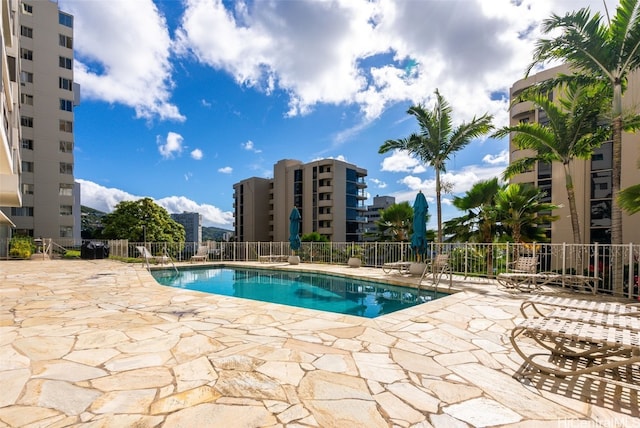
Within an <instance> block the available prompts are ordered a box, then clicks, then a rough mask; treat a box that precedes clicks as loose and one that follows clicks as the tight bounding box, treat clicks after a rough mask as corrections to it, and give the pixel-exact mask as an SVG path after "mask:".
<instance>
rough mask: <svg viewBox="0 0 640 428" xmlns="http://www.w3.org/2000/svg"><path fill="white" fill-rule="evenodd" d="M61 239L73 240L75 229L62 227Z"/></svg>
mask: <svg viewBox="0 0 640 428" xmlns="http://www.w3.org/2000/svg"><path fill="white" fill-rule="evenodd" d="M60 237H61V238H73V227H71V226H60Z"/></svg>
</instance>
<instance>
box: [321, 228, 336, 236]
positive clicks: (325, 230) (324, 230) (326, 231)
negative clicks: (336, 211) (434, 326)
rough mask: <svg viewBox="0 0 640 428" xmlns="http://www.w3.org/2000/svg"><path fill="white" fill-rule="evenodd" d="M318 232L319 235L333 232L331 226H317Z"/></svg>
mask: <svg viewBox="0 0 640 428" xmlns="http://www.w3.org/2000/svg"><path fill="white" fill-rule="evenodd" d="M318 233H319V234H320V235H331V234H333V228H332V227H319V228H318Z"/></svg>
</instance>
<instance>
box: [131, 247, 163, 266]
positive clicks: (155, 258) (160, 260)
mask: <svg viewBox="0 0 640 428" xmlns="http://www.w3.org/2000/svg"><path fill="white" fill-rule="evenodd" d="M136 250H138V252H139V253H140V257H142V258H143V259H144V260H145V261H146V262H147V264H149V261H154V262H156V263H160V264H165V263H168V262H169V261H170V260H171V259H170V258H169V256H166V255H162V256H154V255H153V254H151V252H150V251H149V250H147V248H146V247H142V246H140V247H136Z"/></svg>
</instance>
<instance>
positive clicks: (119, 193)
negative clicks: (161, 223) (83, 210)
mask: <svg viewBox="0 0 640 428" xmlns="http://www.w3.org/2000/svg"><path fill="white" fill-rule="evenodd" d="M76 181H77V182H78V183H80V199H81V200H82V205H85V206H87V207H91V208H94V209H96V210H99V211H104V212H107V213H110V212H112V211H113V209H114V208H115V206H116V205H117V204H118V203H119V202H122V201H136V200H138V199H142V198H144V197H145V196H137V195H132V194H131V193H127V192H125V191H123V190H120V189H115V188H112V187H105V186H101V185H100V184H97V183H94V182H92V181H88V180H83V179H76ZM154 202H155V203H157V204H158V205H160V206H161V207H163V208H165V209H166V210H167V211H168V212H169V214H175V213H182V212H184V211H188V212H197V213H200V214H202V223H203V225H204V226H207V227H210V226H216V227H221V228H223V229H233V213H232V212H230V211H223V210H221V209H220V208H218V207H215V206H213V205H209V204H198V203H197V202H194V201H192V200H190V199H188V198H185V197H184V196H168V197H165V198H162V199H156V200H154Z"/></svg>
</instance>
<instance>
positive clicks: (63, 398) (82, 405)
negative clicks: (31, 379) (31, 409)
mask: <svg viewBox="0 0 640 428" xmlns="http://www.w3.org/2000/svg"><path fill="white" fill-rule="evenodd" d="M38 392H39V393H38V394H36V399H37V401H35V402H32V403H27V404H32V405H38V406H40V407H48V408H51V409H56V410H59V411H61V412H63V413H65V414H67V415H79V414H80V413H82V412H83V411H84V410H85V409H87V408H88V407H89V405H91V403H92V402H93V401H94V400H95V399H96V398H98V397H99V396H100V395H102V393H101V392H99V391H96V390H94V389H90V388H81V387H78V386H75V385H73V384H70V383H68V382H64V381H59V380H44V381H42V383H41V385H40V387H39V388H38Z"/></svg>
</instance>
